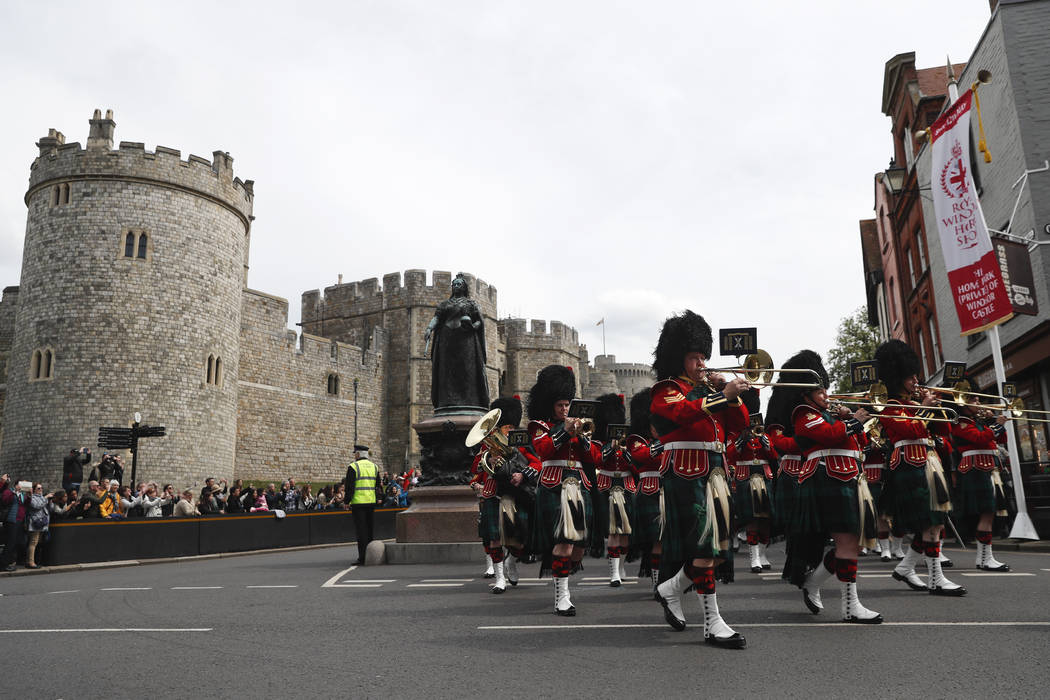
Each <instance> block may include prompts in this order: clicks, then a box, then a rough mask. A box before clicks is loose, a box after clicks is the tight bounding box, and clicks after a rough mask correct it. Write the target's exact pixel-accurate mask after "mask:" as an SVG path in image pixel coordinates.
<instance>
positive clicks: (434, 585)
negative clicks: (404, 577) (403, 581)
mask: <svg viewBox="0 0 1050 700" xmlns="http://www.w3.org/2000/svg"><path fill="white" fill-rule="evenodd" d="M406 588H463V584H462V583H410V584H408V586H406Z"/></svg>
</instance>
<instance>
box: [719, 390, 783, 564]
mask: <svg viewBox="0 0 1050 700" xmlns="http://www.w3.org/2000/svg"><path fill="white" fill-rule="evenodd" d="M743 401H744V405H745V406H747V410H748V412H749V413H750V414H752V415H751V417H752V419H754V418H756V417H757V418H758V419H761V418H762V416H761V414H760V413H759V411H758V409H759V398H758V390H757V389H749V390H748V391H745V392H744V394H743ZM726 461H727V462H729V464H730V465H731V466H732V467H733V475H734V477H735V479H736V482H737V485H736V493H735V494H734V502H735V504H736V518H737V522H738V523H739V524H740V525H741V526H743V527H744V528H745V530H746V531H747V548H748V553H749V555H750V560H751V573H755V574H757V573H760V572H761V571H762V570H763V569H768V568H770V563H769V560H768V559H766V546H767V545H768V544H769V533H770V521H771V520H772V518H773V502H772V498H771V496H772V493H773V468H772V466H771V465H772V464H773V463H774V462H776V453H775V452H773V449H772V445H771V444H770V441H769V437H768V436H766V435H765V434H764V433H762V432H761V431H760V430H759V431H756V430H755V428H754V427H751V428H748V429H747V430H745V431H744V432H742V433H740V435H739V436H738V437H737V438H736V440H734V441H733V442H731V443H729V445H728V447H727V449H726Z"/></svg>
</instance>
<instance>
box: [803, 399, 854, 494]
mask: <svg viewBox="0 0 1050 700" xmlns="http://www.w3.org/2000/svg"><path fill="white" fill-rule="evenodd" d="M791 420H792V423H793V424H794V428H795V439H796V441H797V442H798V444H799V445H800V446H802V448H803V453H802V454H803V462H802V469H801V470H800V472H799V477H798V482H799V483H800V484H801V483H803V482H804V481H805V480H806V479H808V478H809V477H811V476H813V474H814V472H816V470H817V466H818V465H819V464H820V463H821V462H823V463H824V465H825V469H826V471H827V474H828V476H832V477H834V478H836V479H838V480H839V481H850V480H851V479H854V478H855V477H856V476H857V475H858V474H860V467H859V466H858V460H859V459H860V458H861V456H862V454H863V452H862V450H863V445H864V441H865V440H866V438H865V437H863V433H861V434H860V435H856V434H854V433H852V432H850V431H849V430H848V425H847V423H846V421H842V420H838V419H837V418H835V417H833V416H832V415H831V414H830V413H828V412H827V411H818V410H817V409H816V408H813V407H812V406H807V405H800V406H796V407H795V410H794V411H793V412H792V414H791Z"/></svg>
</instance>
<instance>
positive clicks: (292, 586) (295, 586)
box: [245, 584, 299, 588]
mask: <svg viewBox="0 0 1050 700" xmlns="http://www.w3.org/2000/svg"><path fill="white" fill-rule="evenodd" d="M298 587H299V585H298V584H293V585H291V586H288V585H280V586H245V588H298Z"/></svg>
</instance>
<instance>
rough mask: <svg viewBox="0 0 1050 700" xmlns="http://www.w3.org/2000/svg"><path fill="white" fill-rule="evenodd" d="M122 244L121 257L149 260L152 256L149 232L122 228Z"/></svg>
mask: <svg viewBox="0 0 1050 700" xmlns="http://www.w3.org/2000/svg"><path fill="white" fill-rule="evenodd" d="M121 243H122V245H123V249H122V253H123V254H122V255H121V257H122V258H124V259H125V260H145V261H147V262H148V261H149V260H150V258H151V257H153V255H152V253H153V246H152V245H150V244H151V241H150V237H149V232H147V231H143V230H141V229H124V231H123V236H122V238H121Z"/></svg>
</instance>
